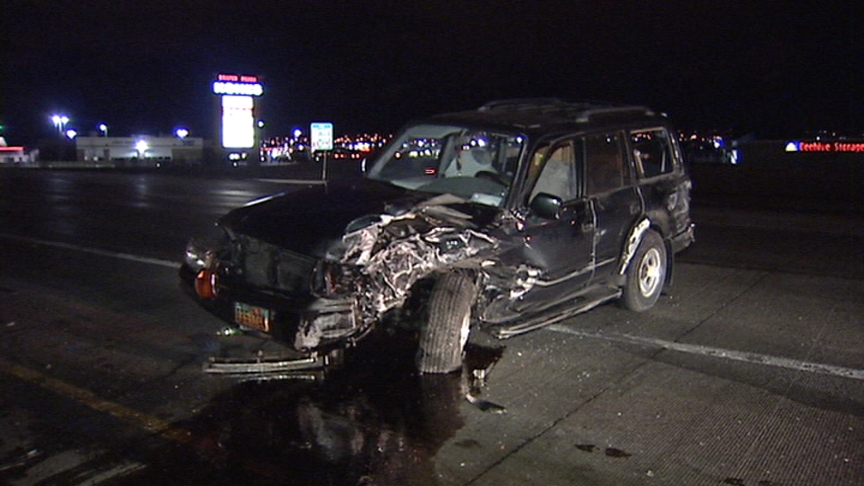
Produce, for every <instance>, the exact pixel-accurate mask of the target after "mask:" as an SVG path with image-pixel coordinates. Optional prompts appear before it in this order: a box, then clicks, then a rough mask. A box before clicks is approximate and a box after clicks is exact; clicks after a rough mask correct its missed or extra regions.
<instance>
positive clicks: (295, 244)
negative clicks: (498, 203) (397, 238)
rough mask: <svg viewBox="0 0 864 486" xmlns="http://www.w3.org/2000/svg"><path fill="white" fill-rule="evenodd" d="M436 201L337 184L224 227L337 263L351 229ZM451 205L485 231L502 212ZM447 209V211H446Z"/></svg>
mask: <svg viewBox="0 0 864 486" xmlns="http://www.w3.org/2000/svg"><path fill="white" fill-rule="evenodd" d="M432 197H433V195H431V194H426V193H420V192H415V191H409V190H406V189H402V188H399V187H396V186H393V185H390V184H386V183H382V182H377V181H373V180H369V179H356V180H347V181H337V182H331V183H327V184H323V185H320V186H314V187H310V188H307V189H304V190H300V191H296V192H291V193H280V194H275V195H272V196H268V197H266V198H263V199H260V200H257V201H253V202H251V203H249V204H247V205H246V206H243V207H241V208H238V209H235V210H233V211H231V212H229V213H228V214H226V215H225V216H223V217H222V218H221V219H220V220H219V225H220V226H222V227H223V228H225V230H226V231H227V232H228V233H229V235H240V234H242V235H247V236H250V237H253V238H256V239H259V240H262V241H265V242H267V243H270V244H272V245H276V246H279V247H282V248H286V249H289V250H291V251H294V252H297V253H301V254H304V255H309V256H313V257H316V258H324V257H326V256H328V254H330V256H331V258H332V257H333V256H334V255H333V254H332V252H333V250H334V248H336V247H339V246H341V245H342V244H343V243H342V237H343V235H345V233H346V229H347V228H349V226H352V227H354V228H356V227H358V226H363V225H364V221H368V222H369V223H370V224H371V223H372V222H374V221H377V220H379V219H380V217H381V216H384V217H385V218H386V217H389V216H399V215H401V214H404V213H405V212H407V211H409V210H411V209H412V208H414V207H415V206H417V205H422V204H423V201H424V200H428V199H430V198H432ZM447 202H449V203H452V204H450V205H448V207H453V208H458V211H459V212H462V213H467V214H468V215H470V218H471V219H472V220H473V224H476V225H480V226H482V225H485V224H486V223H488V222H489V221H490V220H491V219H492V218H493V216H494V214H495V213H496V212H497V211H496V209H495V208H491V207H481V206H479V205H474V204H467V203H464V202H462V201H461V200H458V199H456V198H451V199H450V200H449V201H447ZM442 210H443V211H446V209H443V206H442Z"/></svg>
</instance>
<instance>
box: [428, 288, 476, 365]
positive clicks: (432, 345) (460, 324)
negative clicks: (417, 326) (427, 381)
mask: <svg viewBox="0 0 864 486" xmlns="http://www.w3.org/2000/svg"><path fill="white" fill-rule="evenodd" d="M475 293H476V289H475V287H474V282H473V281H472V280H471V279H470V278H468V277H467V276H466V275H464V274H461V273H448V274H444V275H442V276H441V277H440V278H439V279H438V280H437V281H436V282H435V286H434V287H433V288H432V293H431V295H430V296H429V301H428V303H427V314H426V317H427V318H426V322H425V324H424V327H423V331H422V333H421V335H420V352H419V356H418V368H419V369H420V372H421V373H449V372H451V371H455V370H457V369H459V368H461V367H462V351H463V349H464V348H465V343H466V342H467V341H468V333H469V331H470V327H471V307H472V305H473V304H474V298H475Z"/></svg>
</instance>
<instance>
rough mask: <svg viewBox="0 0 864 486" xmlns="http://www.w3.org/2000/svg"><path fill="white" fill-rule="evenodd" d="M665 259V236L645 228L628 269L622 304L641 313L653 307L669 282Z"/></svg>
mask: <svg viewBox="0 0 864 486" xmlns="http://www.w3.org/2000/svg"><path fill="white" fill-rule="evenodd" d="M666 258H667V254H666V245H665V244H663V239H662V238H660V235H659V234H657V232H655V231H651V230H648V231H646V232H645V235H644V236H643V237H642V242H641V243H639V248H638V249H637V250H636V254H635V255H633V259H632V260H631V261H630V266H629V267H628V268H627V278H626V282H625V284H624V291H623V294H622V296H621V304H622V305H623V306H624V307H625V308H626V309H630V310H632V311H636V312H642V311H646V310H648V309H650V308H652V307H654V304H656V303H657V299H659V298H660V293H661V292H663V284H664V282H665V281H666V269H667V261H666Z"/></svg>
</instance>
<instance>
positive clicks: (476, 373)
mask: <svg viewBox="0 0 864 486" xmlns="http://www.w3.org/2000/svg"><path fill="white" fill-rule="evenodd" d="M361 348H362V349H361ZM415 349H416V347H412V346H410V345H402V343H399V344H396V345H394V336H387V338H386V339H382V340H380V341H377V342H376V341H372V342H364V346H361V347H360V348H357V349H355V350H352V351H357V352H352V353H348V354H346V356H345V363H344V366H342V367H341V369H338V370H332V371H329V372H328V373H327V374H326V377H325V378H324V379H322V380H315V381H303V380H279V381H272V380H267V381H260V382H254V381H246V382H242V383H238V384H237V385H236V386H234V387H232V388H231V389H230V390H229V391H227V392H225V393H223V394H221V395H218V396H216V397H215V398H214V399H213V400H212V401H211V402H210V403H209V405H208V406H206V407H205V408H204V409H203V410H201V411H200V413H198V414H197V415H196V416H195V417H193V418H192V419H190V420H188V421H185V422H183V423H181V424H177V425H178V426H180V427H183V428H184V429H186V430H189V431H190V432H191V434H192V436H193V437H194V439H193V440H191V441H189V443H191V444H194V445H193V446H192V447H190V446H188V445H178V444H171V445H169V446H165V447H163V448H161V449H159V450H157V451H155V452H153V453H152V457H150V458H149V459H148V460H147V461H146V462H147V463H149V464H150V467H149V468H148V469H147V470H146V471H144V472H141V473H139V474H138V475H137V476H136V477H135V478H134V480H132V479H130V480H129V481H128V482H126V483H125V484H161V483H164V482H166V481H168V482H173V483H177V484H190V485H191V484H208V485H221V484H231V485H236V484H256V485H266V484H298V485H302V484H310V485H312V484H315V485H321V484H332V485H356V484H375V485H390V484H393V485H396V484H399V485H404V484H412V485H414V484H416V485H424V484H436V483H437V481H436V479H435V478H436V475H435V470H434V462H433V460H432V459H433V458H434V456H435V454H436V453H437V451H438V450H439V448H440V447H441V446H442V445H443V444H444V443H445V442H446V441H447V440H448V439H450V438H451V437H453V435H454V434H455V433H456V432H457V431H458V430H459V429H460V428H461V427H462V426H463V425H464V419H463V417H462V415H461V412H460V406H462V403H463V400H465V397H466V396H467V395H468V394H470V393H474V394H477V395H479V393H480V392H481V388H482V387H484V386H485V380H486V378H487V377H488V372H489V370H491V367H492V365H493V364H494V362H495V361H497V360H498V358H500V357H501V353H502V352H503V350H502V349H487V348H476V347H475V348H471V349H469V350H468V357H467V358H466V369H465V371H464V372H463V373H461V374H460V373H453V374H446V375H434V374H433V375H420V374H418V373H417V372H415V371H414V369H415V367H414V354H415V351H414V350H415ZM472 355H473V356H472ZM469 362H470V363H471V365H470V366H468V363H469ZM480 367H482V368H480ZM501 408H503V407H501ZM466 446H468V447H470V445H466Z"/></svg>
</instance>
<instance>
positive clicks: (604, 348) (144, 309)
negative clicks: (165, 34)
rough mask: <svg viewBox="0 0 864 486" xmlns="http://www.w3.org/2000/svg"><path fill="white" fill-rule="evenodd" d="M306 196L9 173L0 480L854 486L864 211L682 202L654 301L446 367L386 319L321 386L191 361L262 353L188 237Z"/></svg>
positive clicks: (863, 459) (0, 328)
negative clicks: (215, 305) (688, 221)
mask: <svg viewBox="0 0 864 486" xmlns="http://www.w3.org/2000/svg"><path fill="white" fill-rule="evenodd" d="M296 187H297V185H295V184H287V183H285V182H278V181H274V180H272V178H271V177H268V178H267V180H266V181H265V180H260V179H250V178H237V177H215V176H212V177H211V176H203V175H198V176H194V177H193V176H178V175H166V174H145V173H139V174H129V173H113V172H87V171H77V172H76V171H53V172H52V171H36V170H33V171H29V170H0V336H2V339H0V390H2V393H0V484H11V485H29V484H122V485H132V484H134V485H138V484H141V485H143V484H148V485H149V484H231V485H235V484H332V485H343V484H347V485H355V484H366V485H373V484H374V485H390V484H412V485H414V484H416V485H433V484H441V485H468V484H471V485H486V484H489V485H501V484H508V485H509V484H546V485H558V484H560V485H573V484H585V485H643V484H644V485H654V484H668V485H716V484H732V485H753V486H757V485H758V486H769V485H775V486H776V485H799V484H806V485H810V484H813V485H850V486H851V485H860V484H864V278H862V275H864V215H861V214H859V213H853V212H839V213H837V212H835V213H802V212H797V211H791V210H786V211H778V210H766V209H762V208H760V207H759V206H754V205H752V201H751V202H750V205H749V206H746V207H745V206H743V205H742V204H740V202H739V201H735V200H725V199H723V198H716V197H714V198H712V199H711V200H708V199H707V198H706V199H704V200H699V199H698V198H697V199H696V200H695V201H694V208H693V215H694V219H695V220H696V221H697V223H698V225H699V226H698V231H697V243H696V244H695V245H694V246H693V247H692V248H691V249H689V250H687V251H686V252H685V253H684V254H682V255H681V256H680V258H679V259H678V262H677V266H676V269H675V272H676V273H675V284H674V286H673V287H672V288H671V289H669V291H668V293H667V295H665V296H664V297H663V298H662V299H661V301H660V302H659V303H658V305H657V306H656V307H655V308H654V309H653V310H651V311H649V312H646V313H642V314H636V313H631V312H628V311H625V310H622V309H619V308H618V307H617V306H615V305H614V304H613V305H606V306H602V307H600V308H598V309H595V310H593V311H591V312H589V313H587V314H583V315H581V316H579V317H578V318H575V319H571V320H568V321H564V322H563V323H560V324H557V325H554V326H551V327H547V328H545V329H542V330H539V331H535V332H532V333H529V334H526V335H524V336H520V337H516V338H512V339H509V340H506V341H498V340H495V339H492V338H484V337H482V336H479V337H477V338H475V339H474V340H473V342H472V343H471V348H470V352H469V360H470V366H468V367H466V372H465V373H463V374H462V375H461V376H460V375H458V374H457V375H448V376H427V377H419V376H416V375H414V374H413V373H411V372H410V361H411V360H410V358H411V357H410V349H409V347H408V346H405V345H403V341H402V339H401V338H402V336H398V335H394V336H392V337H391V339H389V340H388V341H386V342H370V343H368V345H367V346H364V347H362V349H358V350H356V351H355V352H354V353H351V354H349V355H348V357H347V358H346V359H347V363H346V366H345V367H344V368H343V369H341V370H337V371H334V372H332V373H328V374H327V375H326V376H314V375H303V376H296V377H294V379H281V380H275V379H274V380H267V381H247V382H242V381H240V380H238V379H236V378H232V377H227V376H220V375H212V374H205V373H204V372H203V371H202V366H203V364H204V363H206V362H207V359H208V357H210V356H216V355H221V356H225V355H230V356H242V355H249V356H254V355H257V354H258V353H259V352H260V353H261V354H262V355H263V356H269V355H270V354H272V353H276V352H278V349H277V348H275V347H273V345H272V343H267V342H265V341H261V340H259V339H256V338H253V337H249V336H236V335H234V336H218V335H217V333H218V331H219V330H220V329H221V328H222V326H221V325H220V324H219V323H218V322H216V321H215V320H214V319H213V318H212V317H211V316H210V315H209V314H207V313H206V312H204V311H203V310H201V309H199V308H198V307H197V306H196V305H195V304H194V303H192V302H191V301H190V300H189V299H187V298H186V297H185V296H184V295H183V294H182V292H180V290H179V289H178V286H177V276H176V269H177V263H176V262H177V261H179V259H180V258H181V253H182V249H183V246H184V245H185V242H186V240H187V239H188V237H189V236H192V235H206V234H208V233H210V232H212V231H213V228H212V225H211V223H212V221H213V220H214V219H215V218H216V217H217V216H218V215H220V214H222V213H224V212H225V211H226V210H228V209H229V208H231V207H236V206H238V205H240V204H243V203H244V202H246V201H247V200H249V199H253V198H255V197H259V196H262V195H265V194H269V193H271V192H274V191H280V190H292V189H293V188H296ZM466 398H467V399H466Z"/></svg>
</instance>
